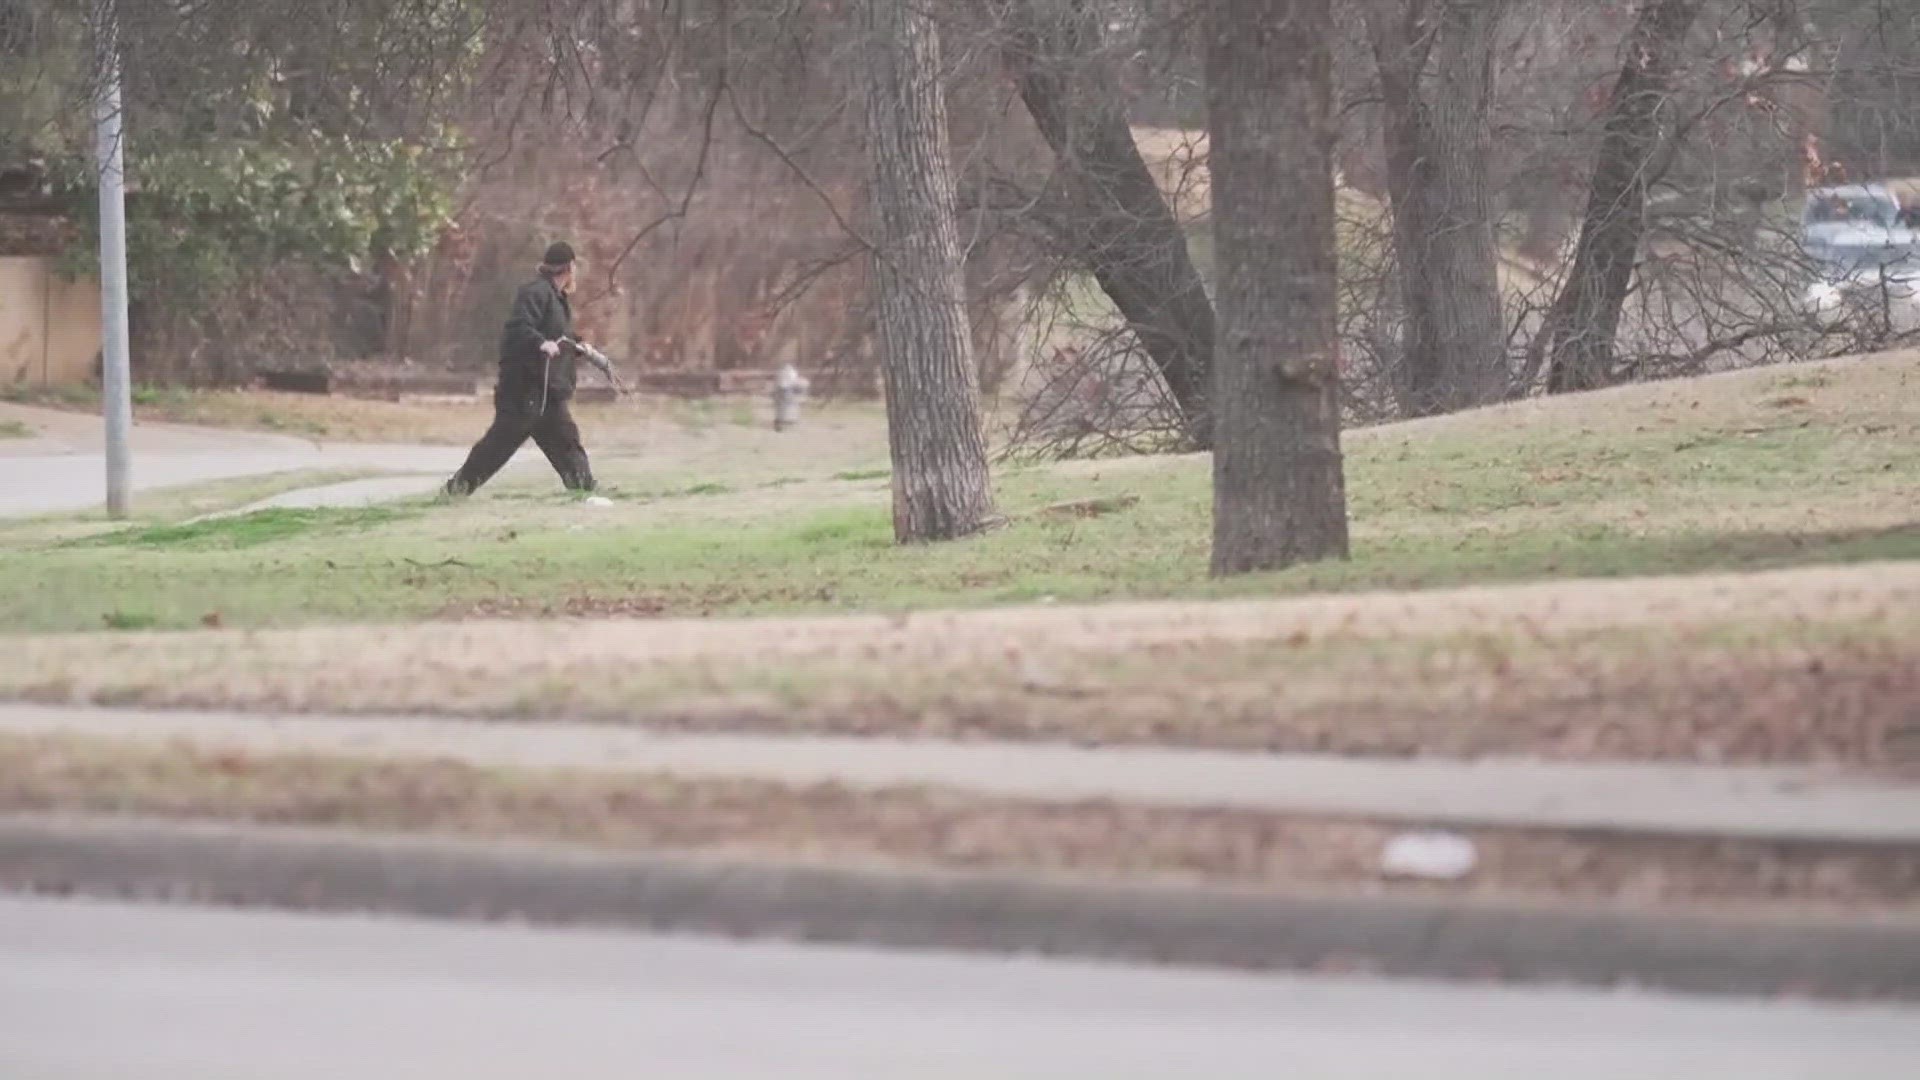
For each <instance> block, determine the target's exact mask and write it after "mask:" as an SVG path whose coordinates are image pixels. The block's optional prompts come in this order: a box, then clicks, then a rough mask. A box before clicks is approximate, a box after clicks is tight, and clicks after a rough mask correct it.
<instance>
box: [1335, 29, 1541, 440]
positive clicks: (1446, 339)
mask: <svg viewBox="0 0 1920 1080" xmlns="http://www.w3.org/2000/svg"><path fill="white" fill-rule="evenodd" d="M1506 4H1507V0H1369V5H1368V8H1367V24H1368V29H1369V32H1370V36H1371V37H1372V39H1373V48H1374V56H1375V60H1376V63H1377V66H1378V71H1379V78H1380V91H1381V111H1382V114H1383V121H1384V122H1383V133H1384V142H1385V144H1386V146H1385V150H1386V155H1385V156H1386V162H1387V175H1388V195H1389V199H1390V201H1391V203H1392V207H1393V233H1394V249H1395V254H1396V256H1397V260H1396V261H1397V262H1398V264H1399V272H1400V287H1401V295H1402V299H1403V303H1404V304H1405V307H1406V312H1407V327H1406V331H1405V334H1404V337H1403V349H1404V357H1403V360H1402V366H1401V371H1400V380H1399V385H1400V390H1401V395H1402V399H1403V401H1404V403H1405V405H1406V407H1407V409H1408V411H1409V412H1411V413H1413V414H1415V415H1429V414H1434V413H1443V412H1452V411H1456V410H1459V409H1466V408H1472V407H1473V406H1476V405H1484V404H1488V403H1491V402H1494V401H1498V400H1500V399H1501V397H1503V396H1504V395H1505V393H1506V388H1507V381H1508V375H1507V357H1506V323H1505V319H1504V316H1503V315H1502V311H1501V303H1500V258H1499V249H1498V246H1497V245H1496V243H1495V239H1494V221H1493V209H1492V200H1491V197H1490V188H1491V178H1490V175H1489V172H1490V169H1489V165H1490V162H1491V161H1492V158H1493V127H1492V107H1493V56H1494V52H1495V49H1496V47H1497V44H1498V35H1499V29H1500V22H1501V18H1502V16H1503V14H1504V11H1505V8H1506Z"/></svg>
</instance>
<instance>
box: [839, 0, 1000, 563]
mask: <svg viewBox="0 0 1920 1080" xmlns="http://www.w3.org/2000/svg"><path fill="white" fill-rule="evenodd" d="M928 10H929V9H928V8H927V7H926V6H925V5H924V4H923V3H921V2H920V0H861V31H862V33H863V34H864V35H865V49H864V53H865V57H864V59H865V71H864V72H863V74H864V77H865V78H866V80H867V85H866V90H867V94H866V98H867V100H866V112H867V131H868V146H869V153H870V154H871V155H872V158H873V204H874V216H875V221H876V230H875V237H874V244H875V252H874V260H873V262H874V279H875V287H876V290H877V298H878V301H879V303H878V309H879V316H878V317H879V324H880V325H879V329H880V345H881V348H882V350H883V351H884V353H885V355H884V356H883V357H882V360H881V369H882V371H883V373H884V375H885V383H886V398H887V441H888V444H889V447H890V449H891V451H892V456H893V532H894V536H895V538H896V539H898V540H899V541H900V542H902V543H911V542H916V541H925V540H949V539H953V538H955V537H960V536H966V535H968V534H971V533H975V532H978V531H980V530H981V529H982V528H984V527H986V526H987V525H989V524H991V523H993V522H994V521H995V520H996V515H995V511H994V504H993V492H992V486H991V481H990V478H989V476H988V471H987V448H986V439H985V438H984V436H983V435H982V434H981V430H980V412H979V400H978V399H979V393H978V387H977V382H976V380H977V378H978V376H977V373H976V371H975V368H974V359H973V337H972V332H971V328H970V326H969V325H968V321H967V304H966V279H965V267H964V264H963V261H962V253H961V247H960V233H959V226H958V224H957V222H956V219H955V210H954V179H953V164H952V151H951V148H950V146H949V144H948V135H947V108H946V97H945V92H944V90H943V88H942V86H941V82H940V78H941V68H940V38H939V30H938V27H937V26H936V25H935V23H934V22H933V20H932V18H931V17H930V16H929V15H928Z"/></svg>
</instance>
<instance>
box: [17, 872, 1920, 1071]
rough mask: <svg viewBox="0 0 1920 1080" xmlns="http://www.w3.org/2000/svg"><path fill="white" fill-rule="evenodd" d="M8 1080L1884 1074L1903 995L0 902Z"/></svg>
mask: <svg viewBox="0 0 1920 1080" xmlns="http://www.w3.org/2000/svg"><path fill="white" fill-rule="evenodd" d="M0 1075H4V1076H6V1077H8V1078H9V1080H306V1078H313V1080H323V1078H324V1080H385V1078H389V1077H391V1078H395V1080H401V1078H404V1080H443V1078H444V1080H496V1078H498V1080H509V1078H511V1080H532V1078H536V1077H566V1078H568V1080H599V1078H607V1080H613V1078H619V1080H631V1078H633V1077H637V1076H660V1077H672V1078H675V1080H683V1078H684V1080H694V1078H700V1080H709V1078H710V1080H742V1078H748V1077H754V1078H758V1077H769V1078H771V1077H779V1078H801V1080H805V1078H820V1080H825V1078H829V1077H831V1078H833V1080H855V1078H868V1077H873V1078H887V1080H936V1078H938V1080H947V1078H951V1080H961V1078H964V1080H986V1078H988V1077H992V1078H995V1080H1002V1078H1007V1080H1015V1078H1034V1080H1040V1078H1045V1080H1064V1078H1068V1077H1073V1078H1079V1077H1086V1078H1098V1080H1127V1078H1149V1077H1153V1078H1159V1077H1183V1078H1184V1077H1206V1078H1208V1080H1237V1078H1243V1077H1244V1078H1248V1080H1252V1078H1256V1077H1257V1078H1259V1080H1271V1078H1272V1077H1275V1076H1294V1077H1301V1078H1303V1080H1342V1078H1350V1077H1351V1078H1361V1077H1365V1078H1368V1080H1377V1078H1380V1077H1393V1078H1395V1080H1443V1078H1448V1080H1451V1078H1458V1080H1468V1078H1471V1080H1504V1078H1513V1080H1539V1078H1541V1077H1552V1078H1553V1080H1599V1078H1606V1080H1618V1078H1629V1077H1630V1078H1633V1080H1667V1078H1671V1080H1699V1078H1701V1077H1708V1076H1737V1077H1740V1078H1742V1080H1784V1078H1795V1080H1834V1078H1838V1077H1845V1078H1846V1080H1879V1078H1883V1077H1884V1078H1887V1080H1893V1078H1896V1077H1897V1078H1901V1080H1907V1078H1911V1077H1913V1076H1916V1075H1920V1011H1913V1010H1901V1009H1894V1008H1879V1007H1837V1006H1816V1005H1808V1004H1800V1003H1781V1002H1744V1001H1707V1000H1689V999H1681V998H1671V997H1661V996H1652V995H1638V994H1594V993H1586V992H1562V991H1538V990H1529V991H1518V990H1506V989H1494V988H1479V987H1474V988H1466V987H1431V986H1424V985H1408V984H1387V983H1373V982H1364V981H1350V980H1331V979H1329V980H1308V979H1291V978H1272V977H1256V976H1240V975H1230V974H1216V973H1203V972H1185V971H1168V970H1155V969H1130V968H1119V967H1107V966H1100V965H1091V964H1074V963H1056V962H1034V961H1015V960H992V959H980V958H956V957H946V956H931V955H904V954H886V953H874V952H864V951H859V950H847V949H825V948H806V947H797V946H787V945H774V944H735V943H727V942H718V941H709V940H700V939H674V938H651V937H644V936H633V935H622V934H607V933H589V932H575V931H558V930H529V929H520V928H503V927H475V926H454V925H443V924H429V923H412V922H401V921H389V920H375V919H362V918H341V917H316V916H305V915H292V914H283V913H258V912H229V911H217V910H209V909H195V908H175V907H140V906H131V905H117V904H100V903H92V902H81V901H29V900H17V899H0Z"/></svg>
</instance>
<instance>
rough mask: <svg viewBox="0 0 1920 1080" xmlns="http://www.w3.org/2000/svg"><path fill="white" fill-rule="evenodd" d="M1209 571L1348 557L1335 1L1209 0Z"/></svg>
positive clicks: (1269, 568) (1284, 564) (1259, 567)
mask: <svg viewBox="0 0 1920 1080" xmlns="http://www.w3.org/2000/svg"><path fill="white" fill-rule="evenodd" d="M1208 7H1209V22H1208V27H1207V116H1208V123H1209V127H1210V129H1211V131H1212V138H1213V147H1212V162H1213V165H1212V168H1213V206H1214V220H1215V227H1216V230H1217V233H1218V244H1219V265H1220V269H1219V274H1218V280H1219V285H1218V295H1219V318H1220V333H1219V341H1218V346H1217V348H1216V351H1215V354H1214V398H1213V400H1214V401H1215V403H1216V409H1215V429H1214V455H1213V492H1214V494H1213V519H1214V525H1213V572H1214V573H1216V574H1232V573H1241V572H1245V571H1253V570H1274V569H1279V568H1281V567H1284V566H1289V565H1292V564H1294V563H1298V562H1305V561H1309V560H1315V559H1326V558H1338V557H1344V556H1345V555H1346V553H1347V507H1346V485H1345V480H1344V472H1343V466H1342V462H1341V456H1340V405H1339V393H1338V391H1339V373H1338V363H1337V357H1338V350H1339V344H1338V338H1337V321H1338V320H1337V312H1336V301H1337V291H1338V287H1337V283H1336V280H1335V254H1334V197H1333V158H1332V152H1333V144H1334V126H1333V107H1332V103H1333V74H1332V68H1333V64H1332V53H1331V50H1330V47H1329V41H1330V39H1331V38H1332V36H1333V23H1332V14H1331V8H1330V7H1329V0H1213V2H1212V3H1211V4H1210V5H1208Z"/></svg>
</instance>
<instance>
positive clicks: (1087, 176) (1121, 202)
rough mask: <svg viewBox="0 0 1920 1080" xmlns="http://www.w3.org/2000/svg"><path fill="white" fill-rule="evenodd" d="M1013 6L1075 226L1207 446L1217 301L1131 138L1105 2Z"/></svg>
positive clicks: (1030, 99) (1103, 283)
mask: <svg viewBox="0 0 1920 1080" xmlns="http://www.w3.org/2000/svg"><path fill="white" fill-rule="evenodd" d="M1006 10H1007V13H1008V16H1009V23H1010V26H1011V29H1012V30H1013V34H1012V44H1011V46H1010V47H1009V48H1008V49H1007V55H1008V59H1009V61H1010V63H1011V66H1012V67H1013V71H1014V75H1015V77H1016V79H1017V80H1018V82H1019V86H1020V96H1021V100H1022V101H1024V102H1025V103H1026V106H1027V111H1028V113H1029V114H1031V115H1032V117H1033V120H1034V123H1035V125H1036V126H1038V127H1039V129H1040V133H1041V135H1042V136H1043V137H1044V138H1045V139H1046V140H1047V145H1048V146H1050V147H1052V148H1053V152H1054V155H1055V158H1056V160H1057V163H1058V168H1059V176H1060V179H1061V181H1062V184H1063V187H1064V190H1065V195H1066V200H1067V204H1068V208H1067V213H1068V214H1069V216H1070V222H1069V227H1068V230H1067V231H1068V235H1069V237H1070V238H1071V240H1072V241H1073V242H1074V243H1076V244H1077V245H1079V246H1080V248H1081V251H1080V255H1081V257H1082V258H1083V259H1084V260H1085V262H1086V264H1087V267H1088V268H1089V269H1090V270H1091V271H1092V272H1093V275H1094V278H1095V280H1097V281H1098V282H1099V283H1100V288H1101V289H1102V290H1103V291H1105V293H1106V294H1107V297H1108V299H1110V300H1112V301H1113V304H1114V306H1115V307H1116V308H1118V309H1119V310H1120V314H1121V315H1122V316H1124V317H1125V318H1126V320H1127V324H1128V325H1129V327H1131V328H1132V330H1133V333H1134V336H1135V337H1136V338H1137V339H1138V340H1139V342H1140V347H1141V348H1142V349H1144V350H1145V351H1146V353H1147V355H1148V357H1150V358H1151V359H1152V361H1153V364H1154V366H1155V367H1156V368H1157V369H1158V370H1159V372H1160V377H1161V378H1162V379H1163V380H1164V381H1165V382H1166V384H1167V389H1168V392H1169V393H1171V394H1172V396H1173V399H1174V401H1175V402H1176V403H1177V404H1178V405H1179V406H1180V410H1181V413H1182V414H1183V416H1184V417H1185V418H1186V423H1187V441H1188V443H1189V444H1190V445H1191V446H1192V447H1193V448H1194V449H1200V450H1204V449H1207V448H1208V447H1210V446H1211V445H1212V426H1213V424H1212V415H1211V413H1210V410H1209V407H1208V404H1207V393H1208V391H1209V389H1210V388H1211V387H1210V381H1211V380H1210V375H1209V366H1210V364H1211V362H1212V359H1213V304H1212V302H1211V301H1210V300H1208V298H1207V291H1206V286H1205V285H1204V284H1203V283H1202V282H1201V280H1200V273H1199V271H1198V270H1196V269H1195V268H1194V264H1193V257H1192V255H1191V254H1190V253H1189V252H1188V250H1187V238H1186V234H1185V232H1184V231H1183V230H1182V229H1181V228H1180V223H1179V221H1178V220H1177V219H1176V218H1175V217H1174V214H1173V210H1172V208H1171V207H1169V206H1168V205H1167V201H1166V198H1165V196H1164V194H1163V193H1162V192H1161V190H1160V187H1159V185H1158V184H1156V183H1155V182H1154V177H1153V173H1152V171H1151V170H1149V169H1148V168H1147V163H1146V160H1145V159H1144V158H1143V157H1141V155H1140V148H1139V146H1138V145H1137V144H1136V143H1135V142H1134V141H1133V129H1132V128H1131V127H1130V126H1129V125H1128V123H1127V114H1126V105H1125V102H1124V101H1123V100H1122V98H1121V95H1120V89H1119V86H1118V80H1117V79H1116V78H1115V77H1114V72H1113V71H1112V69H1111V67H1110V66H1109V65H1108V64H1107V62H1106V60H1105V59H1104V58H1103V57H1102V56H1101V55H1100V37H1101V28H1100V19H1101V15H1100V11H1099V10H1098V7H1097V6H1096V5H1094V4H1092V3H1089V2H1088V0H1011V2H1010V3H1009V4H1008V6H1007V9H1006Z"/></svg>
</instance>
